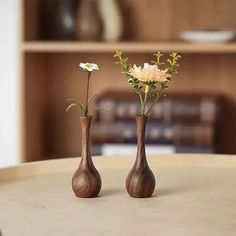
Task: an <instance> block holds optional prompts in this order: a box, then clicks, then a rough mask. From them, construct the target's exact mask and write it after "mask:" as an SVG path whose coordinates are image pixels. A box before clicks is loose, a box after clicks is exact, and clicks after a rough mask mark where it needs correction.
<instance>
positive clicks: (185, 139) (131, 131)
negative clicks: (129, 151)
mask: <svg viewBox="0 0 236 236" xmlns="http://www.w3.org/2000/svg"><path fill="white" fill-rule="evenodd" d="M136 132H137V130H136V123H135V122H132V121H126V122H120V121H119V122H116V123H114V124H112V126H111V124H108V123H95V124H94V125H93V127H92V137H93V142H94V143H97V144H99V143H100V144H103V143H136V141H137V134H136ZM214 136H215V135H214V127H213V126H211V125H208V124H181V123H179V124H160V123H155V122H149V123H148V124H147V128H146V143H149V144H174V145H176V146H178V145H185V146H188V145H190V146H191V145H192V146H202V147H206V146H212V145H213V144H214Z"/></svg>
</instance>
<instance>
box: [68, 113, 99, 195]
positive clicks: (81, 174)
mask: <svg viewBox="0 0 236 236" xmlns="http://www.w3.org/2000/svg"><path fill="white" fill-rule="evenodd" d="M91 121H92V116H85V117H80V122H81V126H82V155H81V162H80V165H79V167H78V169H77V170H76V172H75V173H74V175H73V178H72V189H73V191H74V193H75V195H76V196H77V197H81V198H91V197H97V196H98V194H99V192H100V190H101V185H102V181H101V177H100V174H99V173H98V171H97V169H96V168H95V166H94V164H93V160H92V157H91V153H90V140H89V135H90V125H91Z"/></svg>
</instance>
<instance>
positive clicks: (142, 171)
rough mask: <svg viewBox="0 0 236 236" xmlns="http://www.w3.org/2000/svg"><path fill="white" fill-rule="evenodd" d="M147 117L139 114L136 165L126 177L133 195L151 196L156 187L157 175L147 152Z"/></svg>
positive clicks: (136, 196)
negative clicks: (150, 163) (150, 164)
mask: <svg viewBox="0 0 236 236" xmlns="http://www.w3.org/2000/svg"><path fill="white" fill-rule="evenodd" d="M146 121H147V117H145V116H137V117H136V122H137V138H138V140H137V141H138V147H137V155H136V160H135V162H134V165H133V167H132V169H131V171H130V172H129V174H128V176H127V178H126V189H127V192H128V193H129V195H130V196H131V197H134V198H148V197H151V196H152V194H153V192H154V189H155V177H154V175H153V173H152V171H151V169H150V167H149V165H148V162H147V158H146V152H145V130H146Z"/></svg>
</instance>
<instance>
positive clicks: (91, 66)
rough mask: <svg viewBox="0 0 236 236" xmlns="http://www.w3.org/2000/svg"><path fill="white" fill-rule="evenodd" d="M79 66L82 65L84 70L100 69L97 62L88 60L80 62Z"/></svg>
mask: <svg viewBox="0 0 236 236" xmlns="http://www.w3.org/2000/svg"><path fill="white" fill-rule="evenodd" d="M79 66H80V67H81V68H82V69H83V70H85V71H87V72H92V71H94V70H99V69H98V65H97V64H95V63H88V62H86V63H80V64H79Z"/></svg>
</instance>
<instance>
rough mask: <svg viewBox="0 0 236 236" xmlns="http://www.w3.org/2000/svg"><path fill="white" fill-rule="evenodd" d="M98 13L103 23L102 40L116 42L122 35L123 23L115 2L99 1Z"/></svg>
mask: <svg viewBox="0 0 236 236" xmlns="http://www.w3.org/2000/svg"><path fill="white" fill-rule="evenodd" d="M99 11H100V14H101V19H102V22H103V39H104V40H105V41H118V40H120V39H121V36H122V33H123V22H122V15H121V10H120V6H119V4H118V1H117V0H100V1H99Z"/></svg>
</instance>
